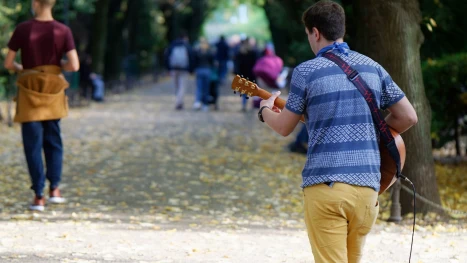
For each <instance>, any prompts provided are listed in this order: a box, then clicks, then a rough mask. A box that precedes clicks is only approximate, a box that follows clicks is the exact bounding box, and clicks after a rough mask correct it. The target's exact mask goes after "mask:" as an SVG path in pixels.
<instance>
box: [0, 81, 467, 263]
mask: <svg viewBox="0 0 467 263" xmlns="http://www.w3.org/2000/svg"><path fill="white" fill-rule="evenodd" d="M222 93H223V94H225V96H224V97H222V98H221V101H222V105H221V108H220V111H219V112H207V113H206V112H193V111H191V110H189V109H188V110H185V111H183V112H176V111H174V110H173V95H172V90H171V83H170V82H163V83H161V84H158V85H154V86H151V87H147V88H144V89H140V90H136V91H134V92H131V93H129V94H125V95H120V96H114V97H112V98H110V99H109V100H108V101H107V102H106V103H104V104H94V105H92V106H91V107H89V108H82V109H73V110H72V111H71V114H70V117H69V118H67V119H64V120H63V121H62V129H63V138H64V143H65V147H66V153H65V167H64V176H63V184H62V188H63V192H64V194H65V195H66V197H67V198H68V201H69V202H68V203H67V204H66V205H63V206H56V207H54V206H47V208H46V211H45V212H44V213H41V214H33V213H29V212H28V211H26V210H25V208H26V207H27V204H28V202H29V201H30V199H31V198H32V193H31V191H30V190H29V189H28V188H29V179H28V174H27V170H26V165H25V161H24V155H23V152H22V148H21V138H20V132H19V127H18V126H15V127H14V128H13V129H9V128H6V127H5V126H4V125H1V126H0V134H1V136H0V197H1V198H2V202H1V203H0V262H25V263H29V262H34V263H36V262H38V263H39V262H242V263H245V262H313V260H312V256H311V251H310V248H309V245H308V240H307V237H306V234H305V231H304V223H303V219H302V201H301V200H302V199H301V198H302V197H301V190H300V188H299V185H300V171H301V168H302V166H303V164H304V162H305V159H304V157H303V156H301V155H295V154H290V153H288V152H287V151H285V150H284V148H285V146H286V145H287V144H288V143H289V142H290V140H292V139H293V138H286V139H284V138H281V137H280V136H278V135H275V134H274V133H272V132H271V131H270V130H269V128H267V127H266V126H265V125H262V124H261V123H259V122H258V121H257V119H256V116H255V112H253V111H251V112H247V113H242V112H241V111H240V108H241V106H240V99H239V98H238V97H235V96H233V95H227V94H230V92H229V91H228V88H227V87H225V88H224V90H223V92H222ZM187 94H188V96H187V97H186V105H185V106H186V107H188V108H189V106H190V105H191V103H192V102H193V98H192V96H189V95H191V94H193V90H192V88H190V89H189V90H188V92H187ZM383 212H384V211H383ZM384 216H385V214H384V213H382V215H381V217H383V218H382V219H384ZM461 226H462V224H461V223H460V222H453V224H451V225H446V224H444V225H435V226H433V227H426V226H425V227H424V228H420V229H419V230H418V232H417V235H416V238H415V246H414V255H413V260H412V262H467V252H466V248H467V232H466V230H465V228H462V227H461ZM409 242H410V226H409V225H408V224H403V225H402V226H397V225H391V224H387V223H385V222H384V221H379V222H378V225H377V227H376V228H375V229H374V230H373V232H372V234H371V235H370V236H369V238H368V243H367V246H366V248H365V257H364V260H363V262H407V261H408V255H409V249H410V246H409Z"/></svg>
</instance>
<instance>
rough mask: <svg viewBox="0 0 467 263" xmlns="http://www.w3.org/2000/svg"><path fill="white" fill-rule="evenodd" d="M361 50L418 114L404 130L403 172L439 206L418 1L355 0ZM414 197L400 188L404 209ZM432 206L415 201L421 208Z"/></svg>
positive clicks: (418, 191) (409, 209)
mask: <svg viewBox="0 0 467 263" xmlns="http://www.w3.org/2000/svg"><path fill="white" fill-rule="evenodd" d="M354 11H355V19H357V20H358V21H357V25H359V26H358V29H357V41H358V44H357V50H360V51H362V53H364V54H366V55H368V56H369V57H371V58H373V59H374V60H376V61H377V62H379V63H380V64H381V65H382V66H383V67H384V68H385V69H386V70H387V71H388V72H389V74H391V76H392V78H393V79H394V81H395V82H396V83H397V84H398V85H399V86H400V87H401V88H402V90H404V92H405V94H406V96H407V98H408V99H409V101H410V102H411V103H412V105H413V106H414V108H415V110H416V112H417V114H418V124H417V125H415V126H414V127H412V128H411V129H410V130H409V131H407V132H406V133H404V134H403V138H404V140H405V144H406V147H407V159H406V163H405V167H404V171H403V172H404V174H405V175H406V176H407V177H408V178H409V179H410V180H412V182H413V183H414V184H415V187H416V190H417V193H418V194H420V195H422V196H424V197H426V198H428V199H429V200H432V201H433V202H435V203H437V204H440V198H439V193H438V185H437V183H436V176H435V171H434V161H433V155H432V148H431V138H430V122H431V109H430V105H429V103H428V100H427V98H426V95H425V89H424V86H423V78H422V71H421V65H420V46H421V44H422V42H423V34H422V32H421V30H420V21H421V18H422V17H421V12H420V7H419V2H418V0H385V1H381V0H357V1H355V2H354ZM412 199H413V195H412V194H409V193H407V192H404V191H402V192H401V205H402V213H403V214H407V213H410V212H412V211H413V201H412ZM430 210H432V211H433V210H434V208H433V207H431V206H429V205H427V204H425V203H421V202H417V212H422V213H426V212H428V211H430Z"/></svg>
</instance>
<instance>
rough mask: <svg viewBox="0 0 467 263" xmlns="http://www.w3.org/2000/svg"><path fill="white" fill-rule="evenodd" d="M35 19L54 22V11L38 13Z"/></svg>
mask: <svg viewBox="0 0 467 263" xmlns="http://www.w3.org/2000/svg"><path fill="white" fill-rule="evenodd" d="M34 19H36V20H37V21H53V20H54V18H53V16H52V10H48V9H47V10H43V11H42V12H41V13H38V14H37V15H36V17H35V18H34Z"/></svg>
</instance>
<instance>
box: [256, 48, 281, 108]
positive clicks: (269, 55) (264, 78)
mask: <svg viewBox="0 0 467 263" xmlns="http://www.w3.org/2000/svg"><path fill="white" fill-rule="evenodd" d="M283 66H284V62H283V61H282V59H281V58H280V57H278V56H276V54H274V51H273V49H272V47H266V48H265V50H264V52H263V56H262V57H261V58H260V59H259V60H258V61H257V62H256V64H255V66H254V68H253V73H254V74H255V76H256V80H257V82H258V85H259V86H260V87H261V88H263V89H269V90H270V89H277V88H278V86H277V83H276V80H277V79H278V78H279V75H280V73H281V71H282V68H283ZM260 102H261V98H259V97H254V98H253V107H254V108H259V104H260Z"/></svg>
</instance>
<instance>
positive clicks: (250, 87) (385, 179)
mask: <svg viewBox="0 0 467 263" xmlns="http://www.w3.org/2000/svg"><path fill="white" fill-rule="evenodd" d="M231 87H232V90H233V91H234V92H235V93H237V92H238V93H240V94H242V95H246V96H248V97H253V96H258V97H260V98H262V99H263V100H267V99H269V98H270V97H271V96H272V94H271V93H269V92H268V91H266V90H264V89H261V88H260V87H258V85H257V84H256V83H254V82H251V81H249V80H247V79H245V78H242V77H240V76H239V75H236V76H235V77H234V79H233V81H232V85H231ZM285 103H286V101H285V100H283V99H281V98H279V97H278V98H277V99H276V100H275V101H274V105H275V106H276V107H278V108H279V109H281V110H282V109H284V107H285ZM300 121H301V122H305V118H304V116H302V118H301V119H300ZM390 130H391V134H392V136H393V137H394V140H395V142H396V146H397V150H398V151H399V155H400V159H401V171H402V168H404V163H405V156H406V150H405V144H404V140H402V137H401V136H400V134H399V133H398V132H396V131H395V130H393V129H390ZM379 151H380V155H381V168H380V172H381V181H380V184H381V187H380V190H379V193H378V194H382V193H384V192H385V191H386V190H387V189H388V188H389V187H391V186H392V185H393V184H394V183H395V182H396V181H397V176H396V174H397V167H396V162H395V161H394V159H393V158H392V157H391V155H390V154H389V151H388V150H387V148H386V146H385V145H384V144H383V143H381V142H380V145H379Z"/></svg>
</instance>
